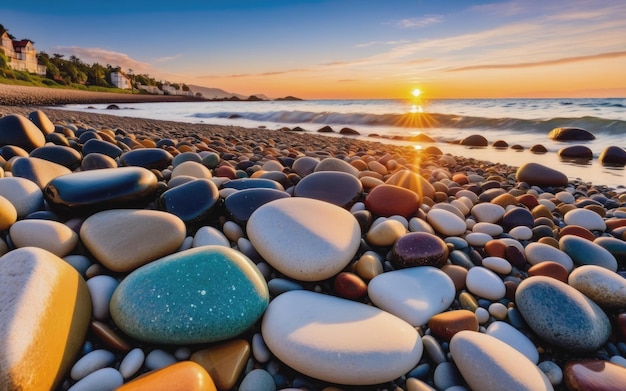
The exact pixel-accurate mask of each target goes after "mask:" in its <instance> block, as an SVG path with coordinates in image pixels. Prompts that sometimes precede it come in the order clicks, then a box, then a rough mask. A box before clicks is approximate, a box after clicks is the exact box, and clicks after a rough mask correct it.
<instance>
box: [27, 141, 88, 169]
mask: <svg viewBox="0 0 626 391" xmlns="http://www.w3.org/2000/svg"><path fill="white" fill-rule="evenodd" d="M29 156H30V157H31V158H39V159H43V160H47V161H49V162H53V163H57V164H60V165H62V166H64V167H67V168H68V169H69V170H70V171H74V170H75V169H77V168H78V167H80V163H81V160H82V155H81V154H80V152H78V151H77V150H75V149H74V148H71V147H68V146H62V145H45V146H43V147H40V148H37V149H35V150H33V151H32V152H31V153H30V155H29Z"/></svg>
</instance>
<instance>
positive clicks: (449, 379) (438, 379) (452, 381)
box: [433, 361, 463, 390]
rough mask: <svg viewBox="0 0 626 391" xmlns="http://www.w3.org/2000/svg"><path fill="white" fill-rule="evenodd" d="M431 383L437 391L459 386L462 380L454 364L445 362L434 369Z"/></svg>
mask: <svg viewBox="0 0 626 391" xmlns="http://www.w3.org/2000/svg"><path fill="white" fill-rule="evenodd" d="M433 383H435V387H437V389H438V390H449V389H450V388H451V387H458V386H461V385H462V384H463V378H462V377H461V374H460V373H459V370H458V369H457V367H456V366H455V365H454V363H452V362H450V361H445V362H442V363H439V364H437V366H436V367H435V372H434V373H433Z"/></svg>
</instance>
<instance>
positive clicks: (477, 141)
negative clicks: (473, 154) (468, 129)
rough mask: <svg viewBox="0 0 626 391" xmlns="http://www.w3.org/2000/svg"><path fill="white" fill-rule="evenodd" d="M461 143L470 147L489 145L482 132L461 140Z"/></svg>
mask: <svg viewBox="0 0 626 391" xmlns="http://www.w3.org/2000/svg"><path fill="white" fill-rule="evenodd" d="M461 145H465V146H468V147H486V146H488V145H489V142H488V141H487V139H486V138H485V137H484V136H481V135H480V134H473V135H471V136H467V137H465V138H464V139H463V140H461Z"/></svg>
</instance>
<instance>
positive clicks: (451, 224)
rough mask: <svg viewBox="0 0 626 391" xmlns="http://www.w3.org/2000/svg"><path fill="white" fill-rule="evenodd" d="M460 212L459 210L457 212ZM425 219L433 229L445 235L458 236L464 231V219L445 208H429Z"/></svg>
mask: <svg viewBox="0 0 626 391" xmlns="http://www.w3.org/2000/svg"><path fill="white" fill-rule="evenodd" d="M459 213H460V212H459ZM426 220H428V223H429V224H430V225H431V226H432V227H433V228H434V229H435V231H437V232H439V233H442V234H444V235H447V236H459V235H462V234H464V233H465V230H466V228H467V226H466V225H465V220H464V219H462V218H461V217H459V216H457V215H456V214H454V213H452V212H450V211H447V210H445V209H434V208H433V209H431V210H429V211H428V214H427V215H426Z"/></svg>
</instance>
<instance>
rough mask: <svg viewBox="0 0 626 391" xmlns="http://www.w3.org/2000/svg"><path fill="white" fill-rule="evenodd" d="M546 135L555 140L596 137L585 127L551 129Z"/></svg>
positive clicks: (577, 139)
mask: <svg viewBox="0 0 626 391" xmlns="http://www.w3.org/2000/svg"><path fill="white" fill-rule="evenodd" d="M548 137H549V138H550V139H551V140H556V141H583V140H595V138H596V136H594V135H593V134H591V133H590V132H589V131H587V130H585V129H581V128H568V127H564V128H555V129H552V131H550V133H548Z"/></svg>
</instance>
